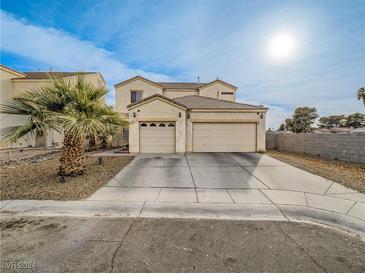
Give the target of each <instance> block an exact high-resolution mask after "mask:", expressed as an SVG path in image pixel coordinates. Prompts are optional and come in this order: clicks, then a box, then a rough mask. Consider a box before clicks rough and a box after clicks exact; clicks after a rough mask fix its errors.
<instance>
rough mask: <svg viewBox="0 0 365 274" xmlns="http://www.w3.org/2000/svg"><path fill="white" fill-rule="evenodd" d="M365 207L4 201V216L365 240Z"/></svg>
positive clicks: (1, 211) (2, 205)
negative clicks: (286, 226)
mask: <svg viewBox="0 0 365 274" xmlns="http://www.w3.org/2000/svg"><path fill="white" fill-rule="evenodd" d="M364 211H365V209H364V205H363V204H360V203H355V204H354V205H353V206H352V208H351V210H349V211H348V212H346V214H345V213H339V212H333V211H329V210H326V209H319V208H314V207H311V206H303V205H281V204H222V203H169V202H110V201H38V200H14V201H1V210H0V214H1V215H2V216H54V217H56V216H71V217H138V218H188V219H226V220H250V221H252V220H255V221H291V222H311V223H317V224H322V225H328V226H331V227H336V228H339V229H342V230H346V231H348V232H351V233H354V234H356V235H358V236H360V237H361V238H362V239H363V240H365V220H364V219H361V218H358V217H354V215H356V216H361V214H364Z"/></svg>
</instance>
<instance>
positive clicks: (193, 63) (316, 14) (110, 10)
mask: <svg viewBox="0 0 365 274" xmlns="http://www.w3.org/2000/svg"><path fill="white" fill-rule="evenodd" d="M0 15H1V18H0V22H1V43H0V46H1V63H2V64H4V65H6V66H9V67H11V68H13V69H16V70H19V71H37V70H41V71H48V70H49V69H50V68H52V70H53V71H99V72H101V73H102V74H103V76H104V78H105V80H106V82H107V85H108V88H109V89H110V93H109V94H108V97H107V102H108V103H110V104H114V88H113V85H114V84H116V83H118V82H121V81H123V80H126V79H128V78H130V77H133V76H136V75H141V76H144V77H147V78H149V79H152V80H155V81H187V82H196V81H197V77H199V78H200V81H201V82H209V81H212V80H215V79H216V78H217V77H218V78H219V79H222V80H224V81H226V82H229V83H231V84H233V85H235V86H237V87H238V94H237V101H239V102H245V103H251V104H263V105H265V106H267V107H269V112H268V116H267V127H271V128H277V127H278V126H279V125H280V123H282V122H283V120H284V119H285V118H288V117H290V116H291V115H292V113H293V111H294V109H295V108H296V107H300V106H310V107H316V109H317V111H318V113H319V114H320V115H322V116H323V115H331V114H350V113H354V112H362V113H363V112H364V106H363V104H362V103H361V101H358V100H356V91H357V89H358V88H359V87H361V86H365V0H358V1H354V0H342V1H338V0H328V1H326V0H314V1H311V0H306V1H279V0H277V1H264V0H261V1H251V0H250V1H249V0H225V1H223V0H200V1H193V0H185V1H182V0H181V1H177V0H165V1H141V0H133V1H122V0H98V1H97V0H53V1H48V0H31V1H29V0H1V14H0ZM282 35H286V36H288V37H290V39H291V42H292V44H293V45H291V50H290V54H289V56H286V57H285V58H281V59H280V58H279V59H278V58H274V56H273V53H272V43H273V41H274V40H275V39H276V38H277V37H280V36H282ZM284 46H285V45H284Z"/></svg>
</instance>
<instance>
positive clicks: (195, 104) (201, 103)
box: [127, 94, 267, 110]
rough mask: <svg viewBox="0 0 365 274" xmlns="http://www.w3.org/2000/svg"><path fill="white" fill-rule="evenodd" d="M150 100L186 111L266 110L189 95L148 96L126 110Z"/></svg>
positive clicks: (259, 107) (260, 107)
mask: <svg viewBox="0 0 365 274" xmlns="http://www.w3.org/2000/svg"><path fill="white" fill-rule="evenodd" d="M152 98H161V99H164V100H167V101H169V102H171V103H174V104H176V105H178V106H181V107H184V108H186V109H235V110H239V109H260V110H261V109H267V108H265V107H263V106H254V105H248V104H243V103H236V102H231V101H225V100H220V99H214V98H209V97H203V96H197V95H190V96H184V97H179V98H175V99H170V98H168V97H166V96H162V95H160V94H154V95H151V96H148V97H146V98H144V99H142V100H141V101H138V102H136V103H133V104H129V105H128V106H127V108H130V107H133V106H136V105H139V104H141V103H143V102H146V101H148V100H150V99H152Z"/></svg>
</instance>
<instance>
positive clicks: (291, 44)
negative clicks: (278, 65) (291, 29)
mask: <svg viewBox="0 0 365 274" xmlns="http://www.w3.org/2000/svg"><path fill="white" fill-rule="evenodd" d="M294 48H295V39H294V37H293V36H292V35H290V34H288V33H279V34H276V35H274V36H273V37H272V39H271V41H270V42H269V54H270V57H272V58H273V59H277V60H284V59H288V58H289V57H291V56H292V55H293V52H294Z"/></svg>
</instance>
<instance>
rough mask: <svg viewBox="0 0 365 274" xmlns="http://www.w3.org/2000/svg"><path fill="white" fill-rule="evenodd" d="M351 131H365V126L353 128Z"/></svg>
mask: <svg viewBox="0 0 365 274" xmlns="http://www.w3.org/2000/svg"><path fill="white" fill-rule="evenodd" d="M351 133H365V127H358V128H354V129H351Z"/></svg>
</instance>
